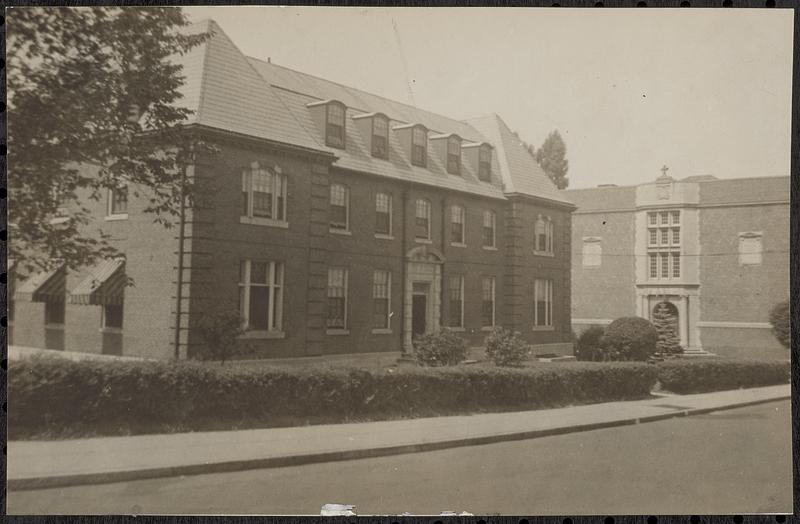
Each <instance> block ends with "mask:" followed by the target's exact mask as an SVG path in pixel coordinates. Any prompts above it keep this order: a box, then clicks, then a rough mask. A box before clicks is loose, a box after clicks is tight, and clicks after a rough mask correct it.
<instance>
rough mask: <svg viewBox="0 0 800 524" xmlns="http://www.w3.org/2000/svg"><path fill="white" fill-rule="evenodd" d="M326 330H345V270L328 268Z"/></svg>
mask: <svg viewBox="0 0 800 524" xmlns="http://www.w3.org/2000/svg"><path fill="white" fill-rule="evenodd" d="M327 325H328V329H346V328H347V270H346V269H344V268H340V267H332V268H328V320H327Z"/></svg>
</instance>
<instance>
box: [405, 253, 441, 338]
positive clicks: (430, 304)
mask: <svg viewBox="0 0 800 524" xmlns="http://www.w3.org/2000/svg"><path fill="white" fill-rule="evenodd" d="M443 263H444V256H443V255H442V253H441V252H440V251H439V250H437V249H436V248H433V247H430V246H418V247H415V248H413V249H411V250H410V251H409V252H408V253H406V278H405V283H404V286H403V288H404V292H403V347H404V348H405V349H406V350H410V349H411V348H412V345H411V341H412V339H413V337H414V335H415V334H422V333H431V332H433V331H437V330H438V329H439V325H440V324H441V310H442V307H441V302H442V264H443Z"/></svg>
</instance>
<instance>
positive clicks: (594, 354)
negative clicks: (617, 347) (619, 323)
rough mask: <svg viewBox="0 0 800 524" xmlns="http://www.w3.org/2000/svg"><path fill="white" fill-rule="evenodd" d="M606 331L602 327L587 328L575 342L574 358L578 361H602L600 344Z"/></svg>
mask: <svg viewBox="0 0 800 524" xmlns="http://www.w3.org/2000/svg"><path fill="white" fill-rule="evenodd" d="M605 332H606V330H605V329H604V328H603V326H589V327H588V328H586V329H585V330H583V331H582V332H581V334H580V335H578V338H577V340H575V346H574V350H575V358H577V359H578V360H591V361H593V362H594V361H598V360H604V355H603V348H602V346H601V342H602V339H603V335H604V334H605Z"/></svg>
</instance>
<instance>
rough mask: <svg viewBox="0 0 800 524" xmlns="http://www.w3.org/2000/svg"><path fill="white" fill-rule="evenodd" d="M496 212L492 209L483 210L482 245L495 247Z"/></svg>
mask: <svg viewBox="0 0 800 524" xmlns="http://www.w3.org/2000/svg"><path fill="white" fill-rule="evenodd" d="M496 228H497V214H496V213H495V212H494V211H489V210H486V211H484V212H483V247H490V248H493V247H496V241H497V240H496V238H495V236H496V231H495V230H496Z"/></svg>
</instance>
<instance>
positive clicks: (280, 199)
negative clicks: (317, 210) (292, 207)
mask: <svg viewBox="0 0 800 524" xmlns="http://www.w3.org/2000/svg"><path fill="white" fill-rule="evenodd" d="M257 171H268V172H269V173H270V175H271V176H272V182H271V184H270V185H271V187H270V195H271V198H272V214H273V216H280V215H282V216H283V218H282V219H279V218H271V217H257V216H254V215H253V200H254V199H253V193H254V191H253V174H254V173H255V172H257ZM288 182H289V178H288V177H287V176H286V175H284V174H283V172H282V171H281V168H280V167H277V166H275V168H274V169H269V168H262V167H261V166H259V164H258V162H253V164H252V165H251V166H250V169H249V170H246V171H242V188H241V191H242V192H245V191H246V192H247V214H245V215H241V214H240V216H239V222H241V223H242V224H252V225H258V226H271V227H280V228H288V227H289V216H288V215H287V213H288V211H289V206H288V201H287V198H286V197H287V194H288V190H287V186H288V185H289V184H288ZM278 186H280V188H279V187H278ZM281 204H282V205H283V209H280V210H279V206H280V205H281ZM241 211H242V210H241V209H240V210H239V212H240V213H241Z"/></svg>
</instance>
